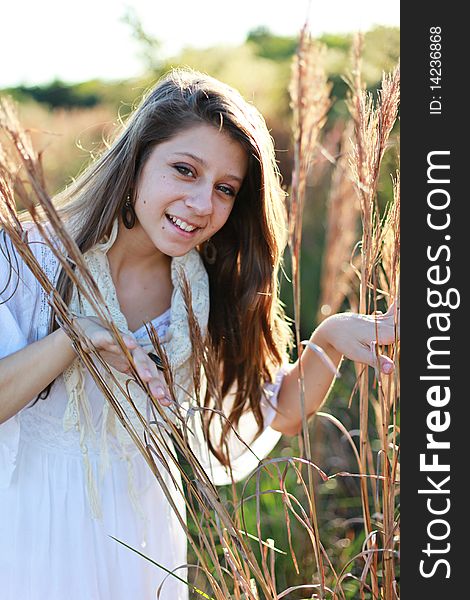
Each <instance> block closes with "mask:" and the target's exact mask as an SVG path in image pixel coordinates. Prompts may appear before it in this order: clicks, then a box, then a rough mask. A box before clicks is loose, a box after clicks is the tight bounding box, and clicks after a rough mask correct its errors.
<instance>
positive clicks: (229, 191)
mask: <svg viewBox="0 0 470 600" xmlns="http://www.w3.org/2000/svg"><path fill="white" fill-rule="evenodd" d="M219 190H220V191H221V192H222V193H223V194H225V195H226V196H232V197H233V196H235V195H236V194H235V190H233V189H232V188H231V187H228V186H227V185H219Z"/></svg>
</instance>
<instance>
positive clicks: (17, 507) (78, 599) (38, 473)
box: [0, 238, 283, 600]
mask: <svg viewBox="0 0 470 600" xmlns="http://www.w3.org/2000/svg"><path fill="white" fill-rule="evenodd" d="M30 239H31V238H30ZM33 242H34V239H33ZM31 247H32V248H33V250H34V253H35V255H36V256H37V258H38V260H39V262H40V263H41V265H42V266H43V268H44V269H45V271H46V272H47V273H48V275H49V277H50V278H51V279H52V278H53V277H54V272H52V271H53V270H54V271H55V265H56V263H55V261H54V260H53V257H52V255H51V253H50V251H49V250H48V248H47V247H46V246H44V245H42V244H34V243H32V244H31ZM5 248H7V249H8V250H9V252H10V257H13V261H12V262H13V265H14V266H15V270H18V271H19V278H18V277H16V276H15V275H13V276H12V277H10V278H9V266H8V264H7V262H6V259H5V257H4V253H5ZM16 264H17V265H18V268H17V267H16ZM48 318H49V307H48V304H47V301H46V298H45V294H44V293H43V292H42V290H41V288H40V287H39V284H38V283H37V281H36V279H35V278H34V277H33V276H32V274H31V272H30V271H29V269H28V268H27V267H25V265H24V264H22V261H21V260H20V259H17V257H16V254H15V252H14V250H13V249H12V247H11V245H10V244H9V243H8V242H7V243H6V244H5V241H4V240H3V238H2V241H1V242H0V358H3V357H5V356H8V355H9V354H11V353H13V352H15V351H17V350H19V349H21V348H23V347H24V346H25V345H27V344H29V343H32V342H34V341H36V340H38V339H40V338H41V337H43V336H44V335H46V334H47V327H48ZM170 320H171V309H170V310H169V311H167V312H166V313H164V314H163V315H161V316H160V317H158V318H157V319H155V320H154V322H153V323H154V325H155V327H156V329H157V331H158V333H159V335H160V336H163V335H164V333H165V331H166V328H168V326H169V324H170ZM144 332H145V330H144V329H143V328H141V329H140V330H138V331H136V332H135V336H136V337H137V338H139V337H140V336H141V335H143V334H144ZM282 375H283V371H282V370H281V371H280V372H279V375H278V377H277V380H276V383H275V384H269V386H267V387H268V388H269V390H270V392H271V393H272V397H271V401H270V403H267V404H263V413H264V417H265V424H266V429H265V430H264V432H263V433H262V434H261V436H259V437H258V438H257V439H256V440H255V441H254V442H253V443H251V441H252V439H253V437H254V432H255V431H256V424H255V422H254V418H253V417H252V415H250V414H249V415H246V416H245V420H244V424H243V429H241V430H242V431H243V432H244V439H245V440H246V441H248V442H250V443H251V448H252V450H253V452H254V454H256V456H257V457H259V458H263V457H264V456H266V455H267V453H268V452H269V451H270V450H271V449H272V448H273V446H274V445H275V444H276V442H277V441H278V439H279V436H280V434H279V433H277V432H275V431H274V430H272V429H271V428H270V427H269V426H268V425H269V423H270V422H271V421H272V419H273V417H274V414H275V413H274V409H273V408H272V406H270V405H269V404H271V405H272V404H273V401H274V404H275V400H276V396H277V393H278V390H279V386H280V383H281V381H282ZM24 376H25V377H28V373H24ZM86 387H87V391H88V397H89V400H90V404H91V408H92V416H93V424H94V426H95V427H96V431H100V427H101V419H102V409H103V403H104V402H105V400H104V399H103V397H102V395H101V393H100V392H99V391H98V389H97V388H96V387H95V385H94V382H93V381H92V379H91V377H90V376H88V375H87V377H86ZM0 402H1V398H0ZM66 404H67V395H66V392H65V387H64V382H63V379H62V377H59V378H58V379H57V380H56V382H55V383H54V385H53V386H52V389H51V392H50V394H49V396H48V397H47V399H46V400H38V401H37V402H36V403H34V404H33V402H32V403H31V404H30V405H28V406H27V407H26V408H24V409H23V410H21V411H20V413H19V414H17V415H16V416H15V417H13V418H11V419H9V420H8V421H7V422H5V423H3V424H2V425H0V590H1V591H0V597H1V599H2V600H46V599H47V600H65V599H67V600H130V599H131V598H136V599H137V598H138V599H139V600H154V599H155V598H156V590H157V588H158V586H159V585H160V584H161V582H162V581H163V579H164V578H165V577H166V573H165V572H163V571H162V570H161V569H159V568H158V567H156V566H154V565H152V564H151V563H149V562H148V561H146V560H145V559H144V558H142V557H140V556H138V555H136V554H135V553H134V552H132V551H131V550H129V549H127V548H125V547H124V546H122V545H121V544H119V543H118V542H116V541H115V540H113V539H112V538H111V537H110V536H113V537H115V538H117V539H119V540H121V541H123V542H125V543H126V544H128V545H129V546H132V547H133V548H136V549H137V550H139V551H141V552H142V553H144V554H146V555H148V556H149V557H150V558H152V559H153V560H155V561H156V562H157V563H159V564H161V565H163V566H165V567H166V568H167V569H175V568H177V567H180V566H182V565H185V563H186V546H187V542H186V536H185V534H184V532H183V530H182V528H181V526H180V524H179V523H178V520H177V518H176V516H175V515H174V514H173V511H172V509H171V508H170V506H169V503H168V501H167V499H166V497H165V495H164V494H163V492H162V490H161V489H160V486H159V484H158V483H157V481H156V479H155V477H154V476H153V474H152V473H151V471H150V469H149V468H148V466H147V465H146V463H145V462H144V460H143V458H142V457H141V456H140V454H139V453H138V451H137V450H136V451H135V453H134V455H133V456H132V457H131V459H130V462H131V463H132V472H133V475H134V482H133V485H132V487H133V490H134V491H135V493H136V495H137V497H138V498H139V505H138V506H137V507H136V506H135V504H133V502H132V500H131V497H130V492H129V479H128V476H129V465H128V461H127V460H124V459H123V457H122V454H121V453H120V452H119V451H118V449H117V448H114V447H113V444H110V449H109V453H110V461H109V462H110V465H109V468H108V469H107V470H106V472H105V473H104V475H103V478H102V480H101V481H100V483H99V494H100V501H101V506H102V515H103V516H102V518H99V519H98V518H94V517H93V516H92V514H91V509H90V504H89V501H88V498H87V493H86V481H85V470H84V463H83V460H82V459H83V457H82V450H81V448H80V443H79V432H78V431H75V430H70V431H64V427H63V416H64V410H65V407H66ZM87 450H88V456H89V458H90V462H91V464H92V467H93V469H94V471H95V473H98V472H99V465H100V456H99V444H97V445H96V446H94V445H93V444H90V445H89V446H88V448H87ZM236 454H237V455H236V456H234V457H233V465H234V472H235V474H236V477H237V478H238V479H240V478H242V477H244V476H246V475H247V474H248V473H249V472H250V471H251V470H252V469H253V468H254V467H256V464H257V461H256V459H254V457H253V454H252V453H251V452H248V451H246V450H243V449H242V450H240V449H239V450H238V452H237V453H236ZM162 476H163V477H164V478H165V480H166V482H167V483H168V485H169V486H171V483H170V480H169V479H170V478H169V476H168V475H167V474H166V472H165V471H164V470H162ZM212 478H213V480H214V483H216V484H224V483H227V474H226V472H225V470H224V469H223V468H222V467H220V466H217V465H216V467H215V468H214V469H213V470H212ZM175 501H176V502H177V504H178V506H179V507H180V511H181V513H182V514H184V502H183V499H182V497H181V496H180V495H179V494H178V493H177V492H175ZM176 573H177V574H178V575H179V576H180V577H183V578H186V577H187V573H186V571H185V569H184V568H182V569H180V570H177V571H176ZM187 597H188V588H187V586H185V585H184V584H182V583H180V582H178V581H177V580H176V579H175V578H173V577H171V576H170V577H167V578H166V581H165V583H164V585H163V587H162V591H161V595H160V598H161V599H162V600H184V599H186V598H187Z"/></svg>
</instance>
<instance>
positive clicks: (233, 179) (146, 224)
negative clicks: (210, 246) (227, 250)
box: [132, 124, 248, 256]
mask: <svg viewBox="0 0 470 600" xmlns="http://www.w3.org/2000/svg"><path fill="white" fill-rule="evenodd" d="M247 168H248V157H247V153H246V151H245V150H244V148H243V147H242V146H241V144H239V143H238V142H237V141H235V140H233V139H232V138H231V137H230V136H229V135H228V134H227V133H225V132H223V131H219V130H218V129H217V128H216V127H214V126H212V125H209V124H202V125H195V126H193V127H190V128H189V129H186V130H184V131H182V132H180V133H178V134H177V135H175V136H174V137H173V138H171V139H170V140H168V141H166V142H162V143H161V144H158V145H157V146H155V148H154V149H153V150H152V152H151V154H150V155H149V157H148V159H147V161H146V162H145V164H144V167H143V169H142V172H141V176H140V178H139V180H138V184H137V190H136V200H135V212H136V215H137V219H138V221H137V223H136V225H135V227H134V229H133V230H132V231H134V232H135V233H136V234H138V235H140V236H141V237H142V242H144V243H146V242H151V244H152V245H153V247H154V248H157V249H158V250H160V251H161V252H162V253H163V254H166V255H168V256H182V255H184V254H186V253H187V252H188V251H189V250H191V249H192V248H194V247H195V246H197V245H198V244H201V242H204V241H205V240H207V239H209V238H210V237H211V236H212V235H214V233H216V232H217V231H218V230H219V229H220V228H221V227H223V225H224V224H225V222H226V221H227V219H228V217H229V215H230V212H231V210H232V207H233V204H234V202H236V196H237V194H238V192H239V190H240V187H241V185H242V183H243V179H244V177H245V175H246V172H247ZM149 246H150V244H149Z"/></svg>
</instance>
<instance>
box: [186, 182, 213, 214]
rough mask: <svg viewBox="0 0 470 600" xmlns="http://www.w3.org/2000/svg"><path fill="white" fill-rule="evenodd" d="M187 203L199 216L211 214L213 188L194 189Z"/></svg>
mask: <svg viewBox="0 0 470 600" xmlns="http://www.w3.org/2000/svg"><path fill="white" fill-rule="evenodd" d="M185 203H186V206H187V207H188V208H190V209H191V210H192V211H193V212H194V213H195V214H196V215H198V216H207V215H210V214H211V213H212V188H211V189H210V190H209V189H201V190H198V191H194V193H193V194H191V196H189V198H187V199H186V202H185Z"/></svg>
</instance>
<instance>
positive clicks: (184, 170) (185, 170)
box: [174, 165, 194, 177]
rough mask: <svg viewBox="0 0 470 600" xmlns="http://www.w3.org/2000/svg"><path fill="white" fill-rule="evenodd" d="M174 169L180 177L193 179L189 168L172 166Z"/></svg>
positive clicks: (192, 173)
mask: <svg viewBox="0 0 470 600" xmlns="http://www.w3.org/2000/svg"><path fill="white" fill-rule="evenodd" d="M174 167H175V169H176V170H177V171H178V173H180V174H181V175H186V176H189V177H194V172H193V170H192V169H191V168H190V167H187V166H186V165H174Z"/></svg>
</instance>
